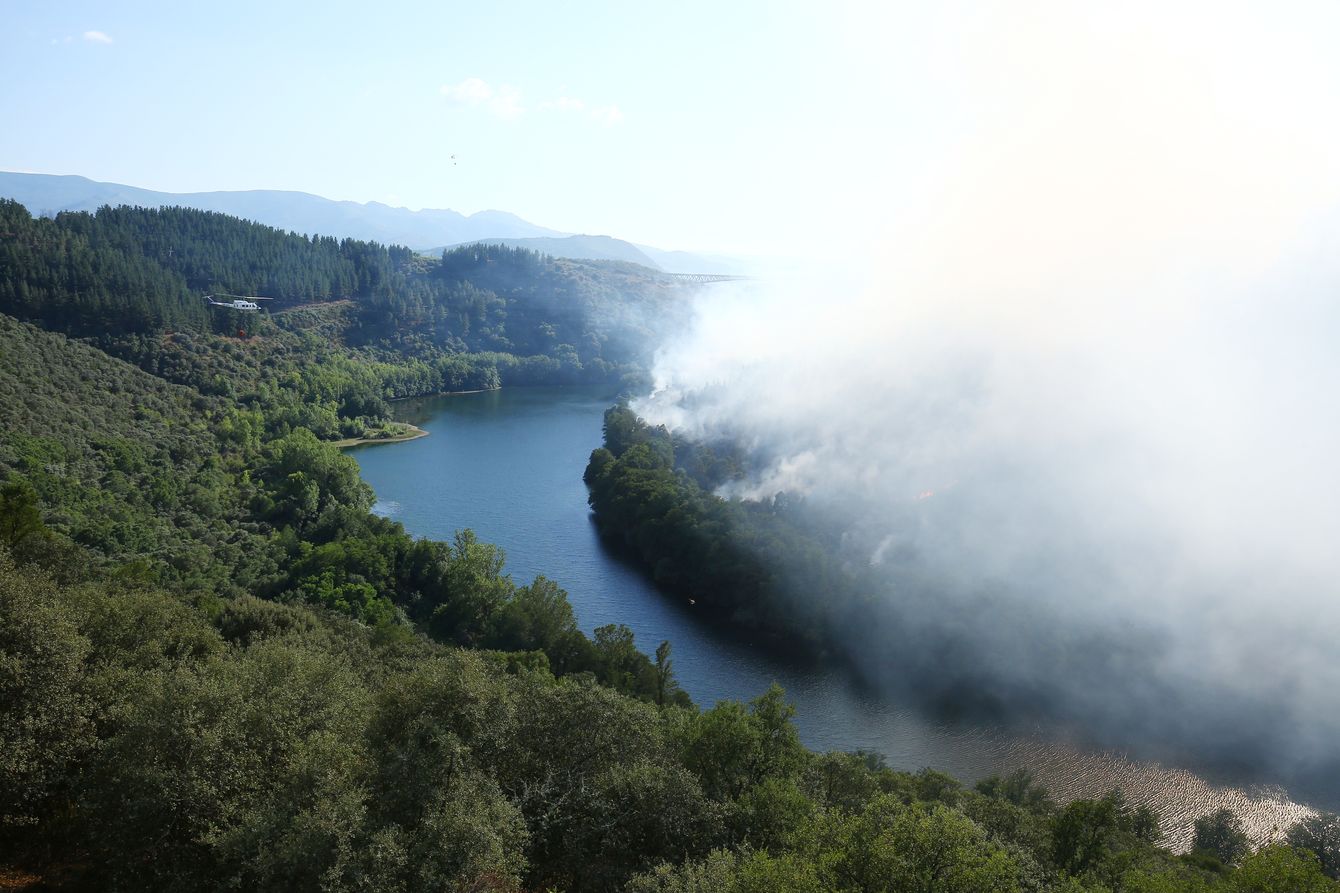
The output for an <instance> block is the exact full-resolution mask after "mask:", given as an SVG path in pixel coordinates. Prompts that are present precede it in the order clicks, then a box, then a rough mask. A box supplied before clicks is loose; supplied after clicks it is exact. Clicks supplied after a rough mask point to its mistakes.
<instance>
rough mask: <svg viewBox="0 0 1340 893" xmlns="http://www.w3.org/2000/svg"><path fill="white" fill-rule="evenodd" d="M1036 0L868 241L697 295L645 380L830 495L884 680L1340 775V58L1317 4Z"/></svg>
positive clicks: (642, 408)
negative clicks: (1059, 2)
mask: <svg viewBox="0 0 1340 893" xmlns="http://www.w3.org/2000/svg"><path fill="white" fill-rule="evenodd" d="M1216 9H1217V7H1216ZM1037 10H1040V11H1041V12H1040V13H1039V14H1037V15H1035V16H1033V17H1031V18H1029V19H1028V20H1026V21H1023V22H1017V21H1004V20H1002V21H999V22H996V23H994V24H995V25H996V26H997V27H995V28H993V29H981V30H980V31H974V32H973V33H972V34H966V35H960V36H959V37H958V38H956V39H958V40H959V46H960V49H961V50H962V52H963V58H962V63H963V65H962V69H963V70H964V71H966V72H968V74H967V75H966V76H965V80H964V83H963V84H961V85H960V86H961V88H962V98H961V105H960V106H959V107H958V109H957V111H958V113H959V114H960V115H961V116H963V118H962V119H963V120H966V121H968V122H969V125H968V126H965V127H961V128H960V130H961V131H962V133H961V136H960V138H958V139H957V141H956V142H954V144H953V150H952V152H950V153H949V155H950V158H949V160H948V161H946V162H944V163H942V164H940V165H938V166H937V167H936V168H935V169H934V170H920V171H904V172H901V174H899V173H898V172H895V173H892V174H890V173H888V172H886V173H885V175H884V176H883V177H882V178H881V180H880V182H885V183H888V182H897V181H898V178H899V176H902V177H903V178H905V179H908V180H918V187H917V188H916V189H915V190H913V189H908V190H904V191H902V192H899V191H898V190H897V189H893V188H889V189H888V190H887V194H879V195H875V196H871V195H863V196H861V197H860V202H861V203H862V204H864V205H869V203H871V202H876V203H880V202H886V203H888V204H887V206H888V207H889V209H890V213H889V218H890V220H891V221H892V222H891V223H889V225H888V227H887V228H886V229H884V230H883V231H882V232H881V233H880V236H879V238H878V239H875V240H873V241H874V244H873V245H872V246H871V248H870V250H868V251H866V252H865V255H866V256H864V257H861V258H859V259H853V260H852V261H851V262H848V263H846V264H842V265H839V266H836V267H833V268H830V269H827V270H820V271H816V272H815V273H814V275H811V276H796V275H792V276H790V277H786V278H773V279H765V280H762V281H760V282H757V283H747V284H744V285H743V286H740V287H730V286H715V287H713V288H712V289H710V290H707V291H705V292H704V293H703V294H702V295H701V296H700V299H699V301H698V305H697V315H696V321H695V324H694V326H693V329H692V331H691V333H690V334H689V335H688V336H687V337H685V338H683V339H681V340H679V341H677V342H675V343H673V344H671V345H668V346H667V347H666V348H665V349H664V350H663V351H662V352H661V354H660V356H659V359H658V363H657V368H656V390H655V392H654V393H653V394H652V395H651V396H650V397H648V398H646V399H644V400H642V401H640V402H638V403H637V404H636V405H635V408H636V409H637V410H638V411H639V413H641V414H642V415H643V416H645V417H647V418H648V419H650V420H652V421H654V422H659V423H664V424H667V425H669V426H670V427H671V428H673V429H676V430H678V431H681V432H684V433H686V434H689V435H693V436H697V437H707V438H715V437H730V438H734V439H736V440H739V441H741V442H743V443H745V444H747V445H749V446H750V447H751V449H752V450H753V453H754V455H755V456H756V457H757V458H758V459H759V467H758V470H757V471H756V473H755V474H754V475H752V476H751V477H750V478H749V479H748V480H746V481H741V482H737V483H735V484H732V485H730V487H728V488H727V489H726V490H725V491H724V495H731V496H739V497H742V498H746V499H759V498H769V497H771V496H772V495H773V494H775V493H777V492H779V491H786V492H791V493H800V494H805V495H806V497H807V499H808V500H809V502H810V503H811V504H812V505H814V506H816V507H818V508H819V509H820V510H821V511H823V512H825V513H826V514H827V515H828V516H829V517H831V518H835V519H836V521H835V523H837V524H839V525H840V526H841V527H842V530H843V543H844V547H843V548H844V552H845V557H846V558H847V559H848V560H849V561H851V562H852V563H853V565H854V566H857V565H859V566H860V567H862V568H868V569H869V571H870V572H871V573H872V574H873V575H874V577H875V578H876V579H877V580H879V581H880V587H881V592H880V596H879V597H880V599H881V603H882V604H883V605H884V606H885V607H886V610H885V617H886V622H885V623H884V624H883V625H882V626H881V627H880V628H879V629H875V630H871V629H862V630H851V631H850V641H851V642H852V644H853V648H854V649H855V650H856V653H857V655H858V656H859V657H860V659H861V660H862V662H863V663H864V665H865V667H866V668H867V671H868V673H869V674H870V675H871V676H872V677H874V678H876V679H878V680H880V681H881V682H884V683H888V684H894V683H895V682H898V683H905V684H908V685H910V686H911V687H913V688H922V689H925V688H935V687H937V686H940V687H944V686H953V685H955V684H959V683H961V685H962V688H963V689H965V690H974V689H975V690H978V691H981V692H982V693H983V695H984V697H986V698H987V699H988V700H991V701H993V702H994V703H997V704H1000V705H1002V706H1003V707H1004V708H1005V709H1006V710H1008V711H1011V712H1017V711H1019V710H1022V709H1025V708H1028V709H1035V708H1036V709H1039V710H1040V711H1042V712H1045V713H1047V714H1048V715H1050V716H1053V717H1060V718H1062V719H1068V720H1073V721H1074V722H1075V723H1076V724H1078V725H1079V726H1081V727H1083V728H1085V729H1087V730H1089V731H1090V732H1091V733H1092V734H1094V735H1095V736H1096V737H1098V738H1099V739H1100V740H1101V741H1103V742H1104V743H1112V744H1119V745H1133V744H1138V743H1140V742H1141V741H1144V742H1163V743H1166V744H1168V745H1169V746H1170V748H1172V751H1173V752H1174V753H1175V754H1177V755H1180V757H1182V758H1186V757H1187V755H1188V754H1191V755H1193V756H1199V757H1203V758H1205V759H1224V760H1244V761H1250V762H1255V761H1257V760H1261V759H1264V758H1265V755H1267V754H1269V755H1270V757H1271V759H1272V760H1275V761H1277V762H1278V763H1279V765H1280V767H1281V768H1283V769H1285V770H1287V771H1289V772H1290V773H1293V772H1298V773H1303V774H1306V775H1311V774H1313V773H1318V774H1320V773H1322V772H1324V771H1325V770H1324V767H1325V766H1326V765H1327V764H1328V763H1329V764H1331V769H1332V770H1334V769H1335V768H1336V767H1335V764H1334V761H1335V759H1336V750H1335V742H1336V741H1337V740H1340V649H1338V648H1337V645H1336V641H1337V640H1336V635H1337V633H1338V632H1340V562H1337V561H1336V559H1335V555H1336V548H1337V539H1338V537H1340V498H1337V497H1340V472H1338V471H1337V456H1340V411H1338V410H1337V406H1340V403H1337V400H1336V393H1337V386H1340V359H1338V358H1337V352H1336V350H1335V344H1336V336H1337V335H1340V311H1338V310H1337V307H1340V301H1338V300H1337V295H1340V250H1338V249H1340V225H1338V224H1340V213H1337V210H1340V178H1338V177H1337V171H1338V170H1340V166H1337V165H1335V164H1334V163H1333V162H1334V157H1335V155H1334V150H1335V149H1336V148H1337V147H1340V140H1337V139H1335V137H1336V135H1337V134H1336V133H1335V131H1334V127H1335V125H1334V123H1333V118H1334V116H1332V115H1330V114H1329V113H1328V110H1330V109H1334V108H1335V107H1336V99H1337V98H1340V97H1338V96H1337V95H1336V94H1337V93H1340V89H1337V88H1338V87H1340V84H1337V80H1336V77H1335V72H1334V70H1331V69H1326V68H1318V67H1316V66H1315V65H1314V64H1313V61H1312V60H1313V58H1314V57H1313V56H1311V55H1309V53H1308V51H1307V49H1308V48H1307V40H1306V38H1305V35H1306V32H1307V24H1308V23H1307V22H1304V21H1302V20H1301V18H1300V17H1298V16H1295V17H1294V19H1295V20H1291V21H1290V22H1289V23H1288V24H1289V26H1290V27H1289V28H1285V29H1283V30H1280V29H1274V30H1272V29H1271V28H1266V27H1262V26H1261V25H1260V23H1258V22H1253V21H1247V20H1245V19H1243V20H1233V19H1232V18H1231V16H1227V14H1226V15H1220V16H1218V17H1216V16H1208V15H1207V17H1206V18H1205V19H1204V20H1203V21H1200V23H1199V24H1193V22H1191V21H1190V20H1187V21H1182V22H1175V21H1167V20H1166V18H1165V17H1164V14H1163V13H1161V12H1158V11H1156V10H1153V9H1150V10H1145V11H1144V12H1141V11H1140V10H1139V9H1136V10H1135V11H1134V12H1133V13H1131V15H1130V16H1129V17H1128V18H1123V19H1122V20H1121V21H1114V20H1108V21H1093V20H1091V19H1082V18H1077V17H1076V14H1074V13H1072V12H1070V7H1069V6H1064V7H1062V6H1057V7H1045V6H1039V7H1037ZM1246 60H1250V65H1249V64H1247V62H1246ZM1317 64H1318V65H1320V63H1317ZM918 178H920V179H918ZM928 181H929V185H928ZM912 194H915V195H918V196H920V198H919V199H918V200H917V201H916V202H915V203H914V204H909V203H908V201H905V200H904V199H906V197H907V196H908V195H912Z"/></svg>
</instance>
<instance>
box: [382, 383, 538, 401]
mask: <svg viewBox="0 0 1340 893" xmlns="http://www.w3.org/2000/svg"><path fill="white" fill-rule="evenodd" d="M513 387H515V385H514V386H513ZM501 390H502V387H501V386H499V387H496V388H476V389H475V390H473V391H434V392H433V393H431V394H418V395H415V396H413V397H395V398H393V399H390V400H387V401H386V402H387V403H404V402H405V401H406V400H428V399H430V398H432V397H460V396H463V395H465V394H487V393H489V392H490V391H501Z"/></svg>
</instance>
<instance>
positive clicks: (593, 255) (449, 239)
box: [0, 171, 739, 272]
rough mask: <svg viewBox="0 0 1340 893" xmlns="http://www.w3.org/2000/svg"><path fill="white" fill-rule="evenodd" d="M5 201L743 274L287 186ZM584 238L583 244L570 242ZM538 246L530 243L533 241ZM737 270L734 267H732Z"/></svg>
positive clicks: (102, 192) (516, 220)
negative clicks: (169, 212) (135, 210)
mask: <svg viewBox="0 0 1340 893" xmlns="http://www.w3.org/2000/svg"><path fill="white" fill-rule="evenodd" d="M0 197H5V198H13V199H15V200H16V201H18V202H20V203H21V204H23V205H24V206H25V207H27V208H28V210H29V212H31V213H32V214H34V215H37V216H51V215H55V214H57V213H59V212H61V211H96V210H97V209H98V208H100V207H102V206H103V205H113V206H115V205H122V204H125V205H138V206H142V207H146V208H157V207H167V206H172V205H179V206H182V207H187V208H195V209H198V210H202V211H217V212H220V213H224V214H229V215H232V216H234V217H240V218H242V219H245V220H253V221H255V222H257V223H263V224H265V225H267V226H272V227H275V228H277V229H283V230H288V231H292V232H298V233H303V234H306V235H322V236H334V237H336V238H352V239H362V240H367V241H374V242H379V243H381V244H385V245H404V246H407V247H410V248H415V249H416V250H420V251H421V253H428V252H429V251H434V252H437V253H440V252H441V250H442V248H441V247H438V248H434V249H424V248H423V247H422V246H428V245H432V246H445V247H454V246H459V245H465V244H472V243H476V242H488V243H507V244H509V245H511V244H513V243H516V245H514V247H529V248H532V250H536V251H541V252H542V253H545V254H550V255H553V256H555V257H566V258H571V259H575V260H622V261H630V262H632V263H638V264H642V265H643V266H646V267H648V268H650V269H653V270H659V269H664V270H667V271H670V272H738V271H739V270H738V269H731V270H724V269H719V268H720V267H722V266H723V263H724V264H727V265H731V264H730V262H729V261H728V260H727V259H722V258H712V259H708V258H703V257H700V256H698V255H694V254H690V253H687V252H682V251H662V250H660V249H656V248H652V247H650V246H646V245H635V244H633V243H632V242H628V241H625V240H623V239H617V238H615V237H613V236H604V235H601V236H595V235H586V234H573V233H566V232H562V231H560V230H555V229H550V228H549V227H545V226H540V225H538V224H534V223H531V222H530V221H528V220H525V219H523V218H521V217H518V216H517V215H515V214H513V213H511V212H509V211H502V210H498V209H492V208H490V209H485V210H482V211H476V212H475V213H473V214H462V213H461V212H459V211H453V210H451V209H449V208H423V209H420V210H418V211H411V210H410V209H408V208H405V207H395V206H392V205H388V204H386V203H384V202H378V201H370V202H355V201H349V200H337V199H329V198H326V197H324V196H320V195H316V194H314V193H310V192H302V191H298V190H285V189H243V190H215V191H209V192H162V191H158V190H153V189H144V188H141V187H138V186H128V185H126V184H123V183H111V182H103V181H99V180H93V179H90V178H89V177H84V176H81V175H79V174H34V173H24V172H18V171H0ZM567 239H576V240H577V241H576V242H566V241H565V240H567ZM532 240H533V241H534V242H535V243H536V244H532V245H527V244H524V243H526V242H527V241H532ZM731 266H734V265H731Z"/></svg>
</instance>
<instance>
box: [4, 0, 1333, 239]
mask: <svg viewBox="0 0 1340 893" xmlns="http://www.w3.org/2000/svg"><path fill="white" fill-rule="evenodd" d="M1337 9H1340V8H1337V7H1336V6H1335V4H1329V3H1324V2H1322V3H1313V4H1309V3H1296V4H1288V3H1284V4H1270V5H1269V7H1267V6H1266V5H1263V4H1237V3H1231V2H1227V3H1200V2H1195V3H1192V2H1186V3H1139V2H1137V3H1127V4H1121V5H1120V7H1119V8H1116V7H1113V6H1112V5H1110V4H1081V3H1059V2H1037V0H1020V2H1011V3H992V2H977V3H956V4H924V3H852V2H847V3H843V2H837V3H823V4H819V3H813V2H810V3H794V2H732V3H703V2H680V3H660V4H642V3H614V2H611V3H570V4H568V3H565V4H557V3H552V2H544V3H538V2H495V3H468V4H467V3H441V2H433V3H410V2H400V0H387V2H381V3H376V4H368V3H341V2H329V3H321V4H298V3H282V4H281V3H274V2H264V3H261V2H246V0H243V2H237V3H230V4H228V5H227V6H226V7H218V6H204V5H199V4H167V3H143V2H124V3H117V4H107V3H94V2H68V3H42V4H33V3H18V2H10V0H0V24H3V27H0V115H3V120H4V121H5V122H6V126H5V127H4V128H0V169H7V170H22V171H34V172H43V173H72V174H81V175H84V176H87V177H91V178H93V179H97V180H105V181H112V182H121V183H126V184H129V185H134V186H141V187H147V188H152V189H160V190H166V191H174V192H185V191H203V190H216V189H249V188H265V189H295V190H301V191H306V192H312V193H316V194H319V195H323V196H326V197H329V198H334V199H352V200H356V201H370V200H375V201H381V202H386V203H388V204H392V205H402V206H406V207H410V208H422V207H449V208H453V209H455V210H458V211H462V212H466V213H470V212H474V211H478V210H483V209H486V208H496V209H501V210H507V211H511V212H513V213H516V214H519V215H521V216H522V217H525V218H526V219H528V220H531V221H532V222H535V223H538V224H541V225H545V226H549V227H553V228H556V229H560V230H564V231H570V232H590V233H603V234H612V235H617V236H620V237H623V238H628V239H633V240H635V241H639V242H644V243H648V244H653V245H657V246H659V247H665V248H683V249H693V250H716V251H724V252H736V253H756V254H770V255H783V256H785V255H794V254H799V253H805V252H812V253H816V254H821V255H823V256H825V257H835V256H839V255H841V254H843V253H844V252H847V253H853V254H857V253H864V254H866V255H868V254H870V253H871V251H872V250H873V249H874V248H876V247H877V246H878V245H879V243H880V241H881V240H882V239H886V238H888V236H889V233H890V232H891V228H894V227H897V225H898V224H899V221H900V215H903V216H904V217H905V216H906V215H907V214H908V213H913V212H912V211H910V210H909V209H915V213H917V214H918V215H922V214H924V213H925V208H926V207H927V205H928V204H935V203H936V202H938V201H939V200H941V199H945V198H946V197H948V198H949V200H951V201H952V193H953V192H954V191H955V190H956V189H959V190H961V189H963V188H968V187H970V186H971V184H972V182H973V181H972V177H973V176H980V175H989V166H987V167H983V166H982V165H980V164H977V165H976V166H975V167H974V164H975V163H976V162H975V161H974V159H977V160H978V161H980V158H981V140H982V139H983V138H984V137H985V138H987V139H992V140H997V142H995V143H992V147H993V150H994V149H999V148H1000V147H1001V144H1000V142H999V141H998V140H999V137H1000V134H1001V128H1000V125H1001V123H1002V120H1004V121H1007V122H1008V120H1009V118H1010V117H1012V116H1016V115H1019V116H1021V118H1022V121H1023V122H1025V124H1027V125H1029V126H1020V127H1018V128H1017V130H1018V132H1019V133H1020V134H1021V135H1022V136H1023V137H1025V138H1027V139H1037V138H1042V139H1044V140H1045V139H1046V138H1047V137H1048V135H1049V134H1051V133H1053V132H1054V133H1057V134H1061V135H1062V136H1063V137H1064V138H1066V139H1071V138H1078V140H1079V141H1077V142H1075V143H1074V147H1075V148H1076V149H1077V150H1083V149H1085V148H1086V146H1085V145H1083V144H1082V140H1083V139H1084V138H1085V137H1086V134H1084V133H1076V131H1075V130H1074V129H1073V128H1068V127H1067V124H1066V118H1067V117H1068V116H1069V115H1070V113H1071V111H1072V110H1073V109H1074V108H1076V107H1079V108H1081V111H1080V116H1081V118H1083V120H1084V121H1086V122H1089V123H1093V122H1094V120H1095V119H1096V116H1095V115H1094V114H1093V112H1094V111H1095V110H1097V111H1108V110H1113V109H1115V111H1116V112H1117V113H1118V119H1119V120H1124V121H1125V122H1126V123H1127V124H1129V125H1131V127H1129V128H1128V130H1134V131H1135V132H1136V133H1141V134H1144V135H1145V136H1149V135H1155V136H1157V135H1158V134H1159V133H1161V132H1163V130H1164V129H1165V128H1166V126H1167V125H1171V128H1170V132H1171V133H1172V134H1173V136H1175V137H1180V136H1182V135H1184V134H1186V133H1187V132H1188V128H1187V127H1186V126H1181V125H1185V124H1186V123H1187V120H1188V116H1189V117H1190V118H1192V119H1194V117H1195V115H1196V114H1199V112H1198V109H1200V108H1202V107H1204V106H1205V105H1207V104H1209V105H1213V104H1216V103H1230V104H1238V103H1240V104H1241V105H1242V110H1243V111H1244V114H1245V115H1246V116H1247V117H1248V118H1250V117H1251V116H1252V115H1254V114H1256V112H1257V111H1259V112H1260V113H1261V115H1262V121H1261V124H1262V125H1263V126H1262V127H1260V128H1259V131H1258V132H1257V133H1253V134H1250V138H1251V139H1252V140H1253V141H1255V140H1256V139H1258V138H1259V137H1261V136H1262V134H1263V133H1264V132H1265V131H1267V130H1268V129H1269V127H1270V124H1271V123H1272V122H1271V117H1272V115H1274V116H1278V115H1279V114H1281V109H1285V110H1287V113H1289V114H1293V113H1294V112H1303V113H1307V114H1311V115H1313V116H1315V118H1316V120H1317V122H1318V126H1322V125H1321V123H1320V122H1322V120H1323V119H1326V118H1332V117H1334V116H1333V115H1332V114H1331V108H1326V107H1318V108H1314V109H1311V110H1307V109H1300V108H1297V105H1298V104H1299V103H1302V102H1306V101H1307V100H1308V97H1309V95H1312V96H1314V98H1315V96H1316V93H1317V91H1316V87H1317V86H1318V85H1319V84H1320V85H1325V84H1328V83H1329V84H1334V83H1335V82H1336V80H1337V63H1336V62H1335V61H1333V59H1332V58H1331V57H1333V56H1334V54H1333V53H1331V52H1330V48H1331V47H1332V46H1333V44H1334V40H1333V38H1334V37H1336V36H1337V35H1340V23H1337V16H1338V15H1340V13H1338V12H1337ZM1095 60H1097V61H1095ZM1263 60H1270V62H1269V64H1265V63H1264V62H1263ZM1281 65H1282V66H1283V67H1284V70H1280V68H1279V66H1281ZM1308 66H1315V70H1313V71H1306V70H1304V69H1306V68H1307V67H1308ZM1170 71H1171V72H1172V75H1171V78H1169V72H1170ZM1076 72H1077V73H1078V76H1076ZM1169 79H1170V80H1171V81H1172V82H1173V86H1174V87H1175V88H1176V89H1175V90H1174V93H1173V95H1174V96H1175V97H1176V98H1177V99H1178V100H1179V101H1185V106H1184V107H1178V106H1177V105H1175V104H1172V105H1170V104H1168V103H1162V104H1161V106H1160V107H1159V108H1157V109H1156V113H1157V115H1156V117H1155V118H1153V119H1145V118H1143V117H1142V116H1141V111H1142V107H1141V103H1142V102H1143V98H1142V96H1143V95H1145V94H1151V93H1154V94H1156V93H1157V92H1158V91H1159V90H1160V89H1161V86H1160V85H1161V84H1162V83H1163V82H1164V81H1165V80H1169ZM1300 83H1302V84H1309V83H1310V85H1311V86H1310V87H1308V88H1307V89H1305V90H1303V91H1302V92H1301V93H1300V92H1299V90H1298V89H1297V86H1298V85H1299V84H1300ZM1081 88H1083V89H1090V88H1092V89H1093V90H1094V91H1095V92H1096V97H1095V99H1094V101H1093V102H1090V101H1089V98H1088V97H1087V96H1086V95H1084V93H1083V92H1082V89H1081ZM1128 88H1131V89H1133V91H1134V92H1133V93H1132V94H1131V96H1130V97H1128V96H1127V95H1126V91H1127V89H1128ZM1177 90H1180V91H1181V92H1180V93H1178V92H1177ZM1128 99H1130V101H1131V102H1132V103H1134V106H1133V107H1130V108H1122V104H1123V102H1126V101H1127V100H1128ZM1084 107H1087V111H1085V110H1084ZM1160 116H1161V117H1160ZM1006 133H1007V136H1006V142H1009V141H1010V139H1011V138H1012V137H1010V136H1009V134H1008V128H1007V129H1006ZM1206 133H1207V134H1208V135H1210V136H1214V135H1218V133H1219V131H1215V130H1213V129H1210V130H1208V131H1206ZM1095 135H1097V136H1102V137H1103V138H1108V137H1116V138H1118V139H1123V138H1126V137H1128V136H1129V133H1128V134H1125V135H1122V134H1119V133H1103V134H1096V133H1093V132H1091V133H1089V134H1087V136H1089V137H1092V136H1095ZM1244 135H1246V134H1245V132H1244V131H1234V132H1233V136H1234V137H1235V138H1241V137H1242V136H1244ZM1210 149H1211V147H1209V146H1204V145H1195V146H1193V147H1191V151H1192V152H1194V153H1200V154H1199V155H1197V156H1196V157H1203V153H1204V152H1205V151H1208V150H1210ZM1072 173H1073V172H1072Z"/></svg>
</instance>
